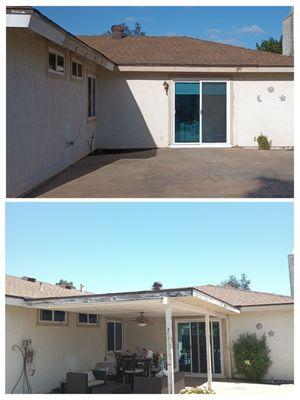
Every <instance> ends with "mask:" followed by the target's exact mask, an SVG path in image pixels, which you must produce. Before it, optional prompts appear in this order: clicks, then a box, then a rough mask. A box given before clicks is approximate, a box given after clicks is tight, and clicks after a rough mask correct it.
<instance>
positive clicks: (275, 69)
mask: <svg viewBox="0 0 300 400" xmlns="http://www.w3.org/2000/svg"><path fill="white" fill-rule="evenodd" d="M116 70H118V71H120V72H205V73H238V74H239V73H294V67H293V66H268V67H266V66H229V65H227V66H221V65H219V66H213V65H210V66H207V65H205V66H201V65H163V64H160V65H150V64H144V65H142V64H131V65H130V64H117V66H116Z"/></svg>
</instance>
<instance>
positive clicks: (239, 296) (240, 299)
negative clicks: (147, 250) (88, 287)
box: [5, 275, 294, 307]
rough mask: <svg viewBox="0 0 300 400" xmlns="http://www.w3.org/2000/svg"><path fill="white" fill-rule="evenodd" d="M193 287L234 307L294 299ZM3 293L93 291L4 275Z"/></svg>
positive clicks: (42, 295) (31, 295)
mask: <svg viewBox="0 0 300 400" xmlns="http://www.w3.org/2000/svg"><path fill="white" fill-rule="evenodd" d="M41 283H42V290H41ZM194 288H195V289H196V290H198V291H200V292H202V293H204V294H206V295H208V296H211V297H213V298H216V299H218V300H220V301H223V302H224V303H227V304H230V305H231V306H234V307H241V306H259V305H275V304H276V305H277V304H293V303H294V299H293V298H292V297H290V296H283V295H279V294H273V293H265V292H254V291H250V290H240V289H233V288H230V287H221V286H214V285H204V286H195V287H194ZM5 294H6V295H7V296H13V297H21V298H24V299H29V298H51V297H56V298H57V297H70V296H71V297H72V296H83V295H91V294H94V293H91V292H86V291H85V292H84V293H82V292H81V291H80V290H76V289H66V288H63V287H61V286H58V285H53V284H50V283H46V282H39V281H36V282H30V281H28V280H25V279H23V278H20V277H17V276H12V275H6V290H5Z"/></svg>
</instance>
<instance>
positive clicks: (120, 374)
mask: <svg viewBox="0 0 300 400" xmlns="http://www.w3.org/2000/svg"><path fill="white" fill-rule="evenodd" d="M114 354H115V357H116V381H117V382H121V381H123V369H122V357H121V354H120V353H117V352H116V351H114Z"/></svg>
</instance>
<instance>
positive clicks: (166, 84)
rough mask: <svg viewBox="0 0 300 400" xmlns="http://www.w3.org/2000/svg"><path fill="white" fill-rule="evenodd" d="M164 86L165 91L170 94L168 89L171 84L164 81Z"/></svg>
mask: <svg viewBox="0 0 300 400" xmlns="http://www.w3.org/2000/svg"><path fill="white" fill-rule="evenodd" d="M163 86H164V89H165V91H166V94H168V91H169V84H168V82H166V81H164V83H163Z"/></svg>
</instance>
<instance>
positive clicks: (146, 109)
mask: <svg viewBox="0 0 300 400" xmlns="http://www.w3.org/2000/svg"><path fill="white" fill-rule="evenodd" d="M100 77H101V81H100V87H99V92H100V96H101V99H100V102H99V115H100V120H99V130H100V135H99V142H98V143H99V146H100V147H102V148H106V149H114V148H154V147H167V146H168V145H169V114H168V112H169V111H168V110H169V106H168V105H169V97H168V96H167V94H166V92H165V89H164V87H163V83H164V81H165V80H167V79H168V76H167V74H153V73H121V72H118V71H116V72H110V71H104V70H102V71H101V75H100Z"/></svg>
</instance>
